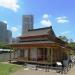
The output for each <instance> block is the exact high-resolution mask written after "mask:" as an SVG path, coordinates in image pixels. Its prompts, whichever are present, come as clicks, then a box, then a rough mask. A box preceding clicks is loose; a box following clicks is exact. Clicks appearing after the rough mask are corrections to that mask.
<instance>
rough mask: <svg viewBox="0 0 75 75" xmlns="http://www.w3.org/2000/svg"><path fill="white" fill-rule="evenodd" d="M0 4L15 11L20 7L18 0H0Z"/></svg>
mask: <svg viewBox="0 0 75 75" xmlns="http://www.w3.org/2000/svg"><path fill="white" fill-rule="evenodd" d="M0 6H1V7H4V8H8V9H11V10H13V11H15V12H16V11H17V10H18V8H20V6H19V4H18V0H0Z"/></svg>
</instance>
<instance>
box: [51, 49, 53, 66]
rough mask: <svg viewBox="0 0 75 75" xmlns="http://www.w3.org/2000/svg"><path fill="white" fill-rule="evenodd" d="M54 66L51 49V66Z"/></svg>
mask: <svg viewBox="0 0 75 75" xmlns="http://www.w3.org/2000/svg"><path fill="white" fill-rule="evenodd" d="M52 64H53V49H52V48H51V65H52Z"/></svg>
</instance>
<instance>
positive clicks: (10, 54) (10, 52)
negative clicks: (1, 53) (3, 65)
mask: <svg viewBox="0 0 75 75" xmlns="http://www.w3.org/2000/svg"><path fill="white" fill-rule="evenodd" d="M11 54H12V53H11V49H10V57H9V63H11V59H12V57H11Z"/></svg>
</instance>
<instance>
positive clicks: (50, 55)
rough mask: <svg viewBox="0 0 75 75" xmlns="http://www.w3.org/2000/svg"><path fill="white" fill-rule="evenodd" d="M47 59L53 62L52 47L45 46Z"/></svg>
mask: <svg viewBox="0 0 75 75" xmlns="http://www.w3.org/2000/svg"><path fill="white" fill-rule="evenodd" d="M47 61H48V62H49V63H50V64H53V50H52V48H47Z"/></svg>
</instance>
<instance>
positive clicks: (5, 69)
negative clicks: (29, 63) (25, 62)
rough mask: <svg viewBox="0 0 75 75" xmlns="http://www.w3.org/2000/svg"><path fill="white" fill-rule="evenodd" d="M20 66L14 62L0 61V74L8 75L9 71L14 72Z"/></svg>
mask: <svg viewBox="0 0 75 75" xmlns="http://www.w3.org/2000/svg"><path fill="white" fill-rule="evenodd" d="M21 68H22V67H21V66H18V65H15V64H4V63H3V64H2V63H0V75H10V73H12V72H15V71H17V70H19V69H21Z"/></svg>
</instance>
